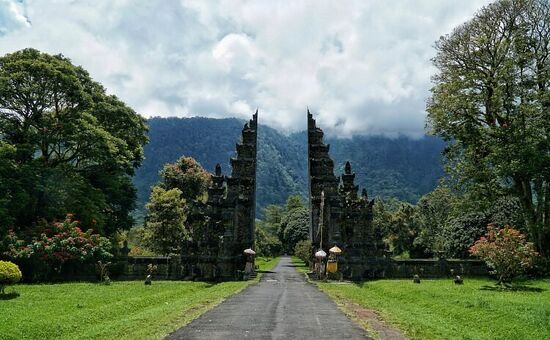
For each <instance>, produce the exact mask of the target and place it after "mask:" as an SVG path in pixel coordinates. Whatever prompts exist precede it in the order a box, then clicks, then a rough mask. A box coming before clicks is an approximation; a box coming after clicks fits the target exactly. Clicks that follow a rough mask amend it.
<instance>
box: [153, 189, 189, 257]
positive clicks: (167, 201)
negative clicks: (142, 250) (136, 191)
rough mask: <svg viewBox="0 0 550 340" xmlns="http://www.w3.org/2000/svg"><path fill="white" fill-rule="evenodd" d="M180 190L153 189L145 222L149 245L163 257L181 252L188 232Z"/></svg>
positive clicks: (183, 200) (183, 201)
mask: <svg viewBox="0 0 550 340" xmlns="http://www.w3.org/2000/svg"><path fill="white" fill-rule="evenodd" d="M181 196H182V192H181V190H179V189H178V188H174V189H170V190H165V189H163V188H161V187H158V186H156V187H153V191H152V193H151V198H150V199H149V203H147V205H146V206H145V207H146V208H147V211H148V213H147V217H146V221H145V229H146V231H147V233H146V235H147V237H148V240H147V245H148V246H149V248H150V249H151V250H153V251H154V252H157V253H159V254H163V255H169V254H172V253H177V252H179V250H180V248H181V244H182V242H183V241H184V240H185V239H186V237H187V234H188V231H187V230H186V228H185V225H184V223H185V220H186V216H185V210H184V207H185V199H183V198H182V197H181Z"/></svg>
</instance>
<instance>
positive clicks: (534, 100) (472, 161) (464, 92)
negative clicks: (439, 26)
mask: <svg viewBox="0 0 550 340" xmlns="http://www.w3.org/2000/svg"><path fill="white" fill-rule="evenodd" d="M549 36H550V3H549V2H548V1H546V0H500V1H496V2H495V3H492V4H490V5H488V6H486V7H484V8H483V9H482V10H481V11H479V12H478V13H477V14H476V15H475V17H474V18H473V19H472V20H470V21H468V22H466V23H464V24H463V25H461V26H459V27H457V28H455V29H454V31H453V32H452V33H451V34H449V35H446V36H444V37H441V38H440V40H439V41H438V42H437V43H436V49H437V56H436V57H435V58H434V64H435V66H436V67H437V68H438V71H439V72H438V74H436V75H435V76H434V77H433V81H434V87H433V88H432V96H431V98H430V100H429V102H428V105H427V111H428V128H429V130H430V132H431V133H433V134H436V135H439V136H442V137H443V138H444V139H445V140H447V141H449V142H451V144H450V146H449V147H448V150H447V153H446V155H447V158H448V160H449V164H448V165H449V166H448V171H449V172H450V173H451V175H452V176H453V178H454V179H455V180H456V183H457V185H458V186H460V187H461V188H463V189H464V190H467V191H470V192H475V193H476V196H477V197H484V200H487V199H489V200H490V201H494V200H495V199H497V198H498V197H500V196H502V195H504V194H507V193H509V194H511V195H513V196H515V197H517V198H518V199H519V201H520V202H521V205H522V209H523V212H524V217H525V224H526V226H527V228H528V230H529V237H530V238H531V240H533V242H535V244H536V246H537V248H538V249H539V251H547V250H548V249H550V138H548V136H549V134H550V132H549V131H550V106H549V105H550V92H549V85H550V39H548V37H549Z"/></svg>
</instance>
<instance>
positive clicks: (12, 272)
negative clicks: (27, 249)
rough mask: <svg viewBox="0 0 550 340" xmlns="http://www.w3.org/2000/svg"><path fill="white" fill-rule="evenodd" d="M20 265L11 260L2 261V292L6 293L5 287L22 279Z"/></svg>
mask: <svg viewBox="0 0 550 340" xmlns="http://www.w3.org/2000/svg"><path fill="white" fill-rule="evenodd" d="M21 276H22V275H21V271H20V270H19V267H18V266H17V265H16V264H15V263H12V262H9V261H0V294H4V288H6V286H8V285H12V284H14V283H17V282H19V281H20V280H21Z"/></svg>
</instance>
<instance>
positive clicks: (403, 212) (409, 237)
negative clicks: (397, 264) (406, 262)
mask: <svg viewBox="0 0 550 340" xmlns="http://www.w3.org/2000/svg"><path fill="white" fill-rule="evenodd" d="M416 214H417V207H416V206H414V205H411V204H408V203H402V204H401V206H400V207H399V208H398V209H397V211H395V212H394V213H393V214H391V215H390V219H389V220H388V221H387V225H386V229H385V238H386V242H387V243H388V244H389V245H390V249H391V250H392V252H393V253H394V255H401V254H404V253H408V254H409V256H410V257H424V255H423V249H422V248H421V247H420V246H417V245H416V244H415V243H414V241H415V238H416V237H417V236H418V234H419V231H420V226H419V224H418V221H417V219H416Z"/></svg>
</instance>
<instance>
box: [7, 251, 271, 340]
mask: <svg viewBox="0 0 550 340" xmlns="http://www.w3.org/2000/svg"><path fill="white" fill-rule="evenodd" d="M278 260H279V259H278V258H277V259H271V260H269V261H265V260H263V259H258V260H257V261H256V264H258V265H259V267H260V270H269V269H271V268H272V267H273V266H274V265H275V264H277V262H278ZM257 280H258V279H256V280H254V281H238V282H223V283H218V284H210V283H204V282H184V281H154V282H153V284H152V285H151V286H145V285H144V284H143V281H120V282H113V283H112V284H111V285H110V286H105V285H100V284H97V283H63V284H32V285H26V284H22V285H17V286H15V287H10V288H7V289H6V292H7V293H10V292H12V291H14V290H15V291H17V293H19V294H20V296H19V297H16V298H13V299H9V300H2V299H0V339H2V340H3V339H53V338H55V339H76V338H78V339H82V338H88V339H90V338H93V339H114V338H124V339H161V338H163V337H164V336H165V335H166V334H168V333H170V332H172V331H174V330H176V329H177V328H179V327H181V326H183V325H185V324H187V323H189V322H190V321H191V320H193V319H194V318H196V317H197V316H199V315H200V314H202V313H204V312H206V311H207V310H209V309H211V308H212V307H214V306H216V305H217V304H219V303H220V302H221V301H223V300H224V299H225V298H227V297H228V296H230V295H233V294H235V293H236V292H238V291H240V290H242V289H243V288H245V287H246V286H248V285H249V284H251V283H254V282H257Z"/></svg>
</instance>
